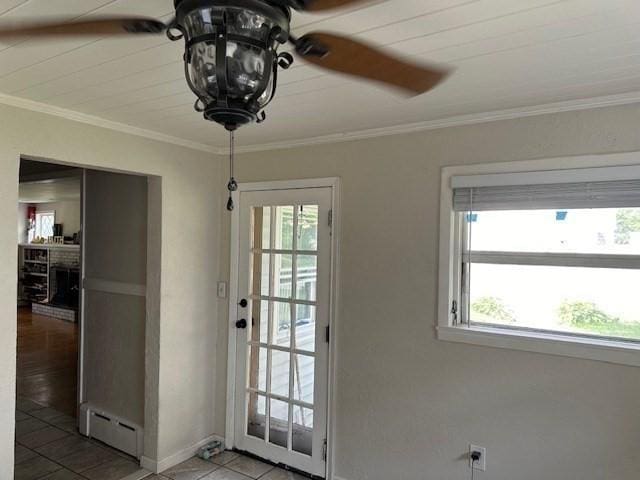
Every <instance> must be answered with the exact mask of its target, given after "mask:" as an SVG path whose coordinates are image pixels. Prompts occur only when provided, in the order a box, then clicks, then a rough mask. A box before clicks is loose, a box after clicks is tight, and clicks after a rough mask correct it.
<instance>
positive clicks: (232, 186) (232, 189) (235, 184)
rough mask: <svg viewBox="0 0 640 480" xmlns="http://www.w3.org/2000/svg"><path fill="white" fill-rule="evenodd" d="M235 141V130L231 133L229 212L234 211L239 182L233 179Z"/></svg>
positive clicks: (228, 187) (228, 185) (228, 186)
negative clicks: (234, 198)
mask: <svg viewBox="0 0 640 480" xmlns="http://www.w3.org/2000/svg"><path fill="white" fill-rule="evenodd" d="M235 141H236V136H235V132H234V131H233V130H231V131H229V173H230V178H229V183H228V184H227V189H228V190H229V200H228V201H227V210H229V211H230V212H231V211H233V209H234V207H235V205H234V204H233V192H235V191H236V190H238V182H236V179H235V178H234V177H233V163H234V161H235Z"/></svg>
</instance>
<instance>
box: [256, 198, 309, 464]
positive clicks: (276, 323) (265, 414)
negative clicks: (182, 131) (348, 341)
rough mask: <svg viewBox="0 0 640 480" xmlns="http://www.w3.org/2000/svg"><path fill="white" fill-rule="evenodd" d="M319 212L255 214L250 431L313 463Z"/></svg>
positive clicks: (287, 209)
mask: <svg viewBox="0 0 640 480" xmlns="http://www.w3.org/2000/svg"><path fill="white" fill-rule="evenodd" d="M318 212H319V206H318V205H306V204H305V205H300V204H294V205H277V206H261V207H254V208H252V212H251V217H252V218H251V225H252V232H251V254H252V255H251V258H252V262H251V266H250V269H251V274H250V280H251V287H250V292H251V295H250V299H251V305H252V310H251V312H252V314H253V317H252V322H251V325H250V329H251V331H250V332H248V333H249V335H248V339H249V341H248V342H247V356H248V358H247V360H248V366H249V368H248V370H249V372H248V375H247V380H248V381H247V385H246V398H247V413H248V415H247V425H246V430H245V431H246V432H247V435H249V436H251V437H254V438H258V439H260V440H263V441H264V442H265V443H268V444H270V445H275V446H278V447H282V448H285V449H287V450H288V451H290V452H296V453H300V454H303V455H308V456H311V455H312V452H313V416H314V406H315V402H314V394H315V392H314V385H315V378H316V358H315V357H316V354H315V350H316V338H317V323H316V309H317V282H318V258H317V257H318ZM271 247H273V248H271ZM267 268H268V272H267V271H266V270H267ZM265 316H266V317H267V318H264V317H265ZM265 330H266V331H265Z"/></svg>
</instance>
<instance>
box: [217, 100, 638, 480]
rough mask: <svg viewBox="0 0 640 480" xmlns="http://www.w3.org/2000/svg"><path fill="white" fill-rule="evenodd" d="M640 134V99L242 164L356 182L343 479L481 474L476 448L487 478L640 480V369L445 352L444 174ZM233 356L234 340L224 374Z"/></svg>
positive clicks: (342, 402) (587, 150)
mask: <svg viewBox="0 0 640 480" xmlns="http://www.w3.org/2000/svg"><path fill="white" fill-rule="evenodd" d="M639 125H640V106H637V105H635V106H625V107H616V108H608V109H600V110H592V111H582V112H572V113H563V114H557V115H547V116H540V117H531V118H525V119H520V120H513V121H504V122H495V123H488V124H482V125H474V126H467V127H459V128H448V129H443V130H436V131H430V132H424V133H417V134H412V135H403V136H394V137H382V138H378V139H371V140H366V141H359V142H351V143H341V144H334V145H324V146H316V147H307V148H297V149H291V150H281V151H272V152H266V153H256V154H248V155H243V156H242V158H241V159H240V161H239V162H238V167H237V171H236V172H237V175H236V177H237V178H238V179H239V180H240V181H243V182H248V181H263V180H280V179H287V178H289V179H296V178H311V177H329V176H338V177H341V179H342V182H343V183H342V212H341V215H342V236H341V259H342V262H341V267H340V273H341V278H340V285H341V291H340V305H339V324H338V326H337V338H338V340H337V341H338V343H337V357H338V358H337V362H338V363H337V385H336V388H337V412H336V413H337V423H336V431H337V437H336V444H335V447H336V458H335V459H336V473H337V475H338V476H339V477H342V478H344V479H348V480H387V479H394V480H418V479H427V480H432V479H433V480H461V479H467V478H469V470H468V468H467V464H466V460H465V456H464V455H465V452H466V451H467V448H468V444H469V443H470V442H473V443H476V444H479V445H483V446H485V447H487V464H488V471H487V473H486V474H482V473H479V474H478V475H477V476H476V478H477V479H478V480H483V479H487V480H488V479H491V480H515V479H517V480H540V479H544V480H567V479H578V478H580V479H582V480H604V479H615V480H635V479H637V478H638V468H637V465H638V462H640V454H639V453H638V452H640V415H638V414H637V412H638V405H640V369H638V368H634V367H626V366H620V365H611V364H606V363H600V362H594V361H588V360H580V359H571V358H564V357H557V356H550V355H542V354H534V353H526V352H520V351H510V350H501V349H493V348H485V347H475V346H469V345H461V344H453V343H445V342H442V341H438V340H437V339H436V338H435V330H434V326H435V324H436V301H437V259H438V221H439V219H438V202H439V194H440V193H439V181H440V169H441V167H443V166H445V165H457V164H470V163H485V162H501V161H515V160H524V159H534V158H545V157H556V156H565V155H567V156H569V155H580V154H594V153H609V152H622V151H635V150H640V130H639V128H638V126H639ZM638 161H639V162H640V155H639V159H638ZM227 228H228V225H227ZM222 258H225V259H226V258H228V245H227V246H224V247H223V250H222ZM221 265H222V266H223V273H222V276H224V275H226V274H227V271H226V266H227V265H228V261H226V260H224V261H223V262H222V263H221ZM225 315H226V309H224V308H223V309H222V310H221V312H220V316H221V318H225ZM224 324H225V322H222V323H221V325H224ZM225 350H226V332H223V331H221V332H220V335H219V350H218V364H219V365H222V364H223V363H224V361H225V358H226V353H225ZM224 376H225V375H224V371H223V370H220V371H219V376H218V380H219V383H218V395H217V416H216V418H217V422H216V425H217V430H218V431H220V432H222V431H224V408H223V407H224V395H225V378H224Z"/></svg>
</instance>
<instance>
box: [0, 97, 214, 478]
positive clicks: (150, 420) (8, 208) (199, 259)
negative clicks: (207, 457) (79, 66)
mask: <svg viewBox="0 0 640 480" xmlns="http://www.w3.org/2000/svg"><path fill="white" fill-rule="evenodd" d="M0 125H1V126H2V127H1V129H0V130H1V132H2V133H1V136H0V211H2V212H9V214H8V215H5V216H3V221H2V223H0V324H1V328H0V405H2V408H1V409H0V478H2V479H10V478H13V473H12V472H13V443H14V424H15V414H14V398H15V372H16V369H15V359H16V272H17V255H16V222H17V210H16V206H17V204H18V168H19V162H20V156H21V155H25V156H28V157H29V158H50V159H55V160H58V161H62V162H67V163H70V164H73V165H80V166H88V167H91V168H100V169H111V170H116V171H118V170H119V171H124V172H128V171H131V172H134V173H140V174H145V175H154V176H156V177H157V178H158V179H160V180H161V182H159V181H156V182H155V184H154V194H155V195H156V196H159V198H158V199H157V200H158V202H156V204H155V206H154V218H155V220H156V222H155V224H154V232H155V233H154V238H153V239H152V240H153V242H152V243H153V245H154V248H156V251H157V252H160V253H161V254H160V255H156V259H157V261H158V262H160V264H159V265H158V269H157V270H156V271H155V272H153V280H154V290H155V292H154V295H155V298H154V299H153V301H152V302H151V303H150V305H151V307H152V308H151V310H150V314H149V315H148V322H147V325H146V337H147V339H146V340H148V342H146V343H145V345H147V348H146V366H145V375H146V374H147V373H149V375H151V376H152V378H154V380H155V381H152V382H147V387H148V388H147V389H146V392H145V407H147V406H149V405H150V406H151V408H145V422H144V423H145V456H147V457H149V458H151V459H155V460H163V459H166V458H167V457H170V456H171V455H174V454H175V453H177V452H180V451H182V450H184V449H187V448H189V447H191V446H193V445H194V444H196V443H197V442H199V441H201V440H202V439H204V438H206V437H208V436H210V435H211V434H213V433H214V431H215V426H214V418H213V412H214V405H215V398H214V394H215V392H214V388H215V383H216V380H215V375H216V371H215V362H214V361H212V358H215V356H216V341H217V321H216V310H217V308H218V301H217V299H216V297H215V294H212V292H215V282H216V280H217V278H218V277H217V272H218V270H219V266H218V263H217V262H218V259H217V258H216V255H210V254H207V252H210V251H214V252H215V251H217V250H218V248H219V243H218V238H219V236H218V235H219V232H218V229H219V224H220V214H221V213H222V210H221V209H222V208H223V206H222V205H221V206H220V209H217V206H218V205H219V204H218V199H219V191H218V190H216V187H215V186H216V185H218V184H219V185H223V184H224V183H225V181H224V180H223V179H222V178H221V176H220V175H219V173H220V172H219V168H220V164H219V162H218V161H217V159H216V158H215V157H214V156H213V155H212V154H210V153H203V152H200V151H196V150H190V149H187V148H183V147H178V146H175V145H172V144H168V143H164V142H160V141H154V140H149V139H144V138H141V137H136V136H132V135H127V134H123V133H118V132H115V131H111V130H106V129H102V128H98V127H93V126H89V125H85V124H81V123H77V122H73V121H69V120H65V119H62V118H59V117H54V116H50V115H45V114H40V113H36V112H32V111H27V110H22V109H18V108H13V107H8V106H4V105H0ZM160 185H161V188H160ZM160 204H161V205H162V210H161V212H158V208H159V207H157V205H160ZM14 215H15V216H14ZM158 220H159V221H158Z"/></svg>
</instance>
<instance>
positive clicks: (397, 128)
mask: <svg viewBox="0 0 640 480" xmlns="http://www.w3.org/2000/svg"><path fill="white" fill-rule="evenodd" d="M634 103H640V92H629V93H623V94H615V95H605V96H600V97H593V98H583V99H578V100H568V101H564V102H553V103H546V104H541V105H534V106H529V107H521V108H511V109H506V110H494V111H489V112H483V113H473V114H469V115H458V116H454V117H448V118H442V119H438V120H427V121H424V122H416V123H408V124H404V125H394V126H389V127H382V128H372V129H368V130H359V131H354V132H346V133H337V134H332V135H322V136H318V137H310V138H302V139H297V140H289V141H282V142H272V143H263V144H257V145H248V146H244V147H242V146H241V147H236V152H237V153H251V152H264V151H268V150H282V149H287V148H296V147H304V146H310V145H324V144H327V143H341V142H350V141H354V140H364V139H367V138H377V137H383V136H389V135H401V134H407V133H415V132H423V131H428V130H439V129H442V128H449V127H460V126H464V125H475V124H479V123H489V122H496V121H500V120H513V119H517V118H525V117H533V116H538V115H547V114H554V113H562V112H572V111H580V110H589V109H595V108H605V107H613V106H618V105H630V104H634ZM0 104H3V105H8V106H11V107H16V108H22V109H25V110H31V111H33V112H38V113H44V114H47V115H53V116H56V117H61V118H65V119H67V120H72V121H75V122H80V123H84V124H87V125H93V126H95V127H101V128H106V129H109V130H115V131H117V132H122V133H127V134H129V135H135V136H138V137H143V138H148V139H151V140H157V141H159V142H165V143H170V144H173V145H179V146H181V147H186V148H190V149H193V150H199V151H202V152H207V153H214V154H217V155H226V154H227V153H228V150H227V147H224V146H215V145H207V144H203V143H199V142H194V141H192V140H186V139H184V138H178V137H174V136H171V135H166V134H164V133H159V132H155V131H153V130H147V129H144V128H140V127H134V126H132V125H127V124H125V123H120V122H115V121H112V120H106V119H104V118H100V117H97V116H94V115H88V114H86V113H80V112H76V111H73V110H69V109H65V108H61V107H56V106H53V105H47V104H45V103H41V102H36V101H33V100H27V99H25V98H19V97H14V96H12V95H7V94H0Z"/></svg>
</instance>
